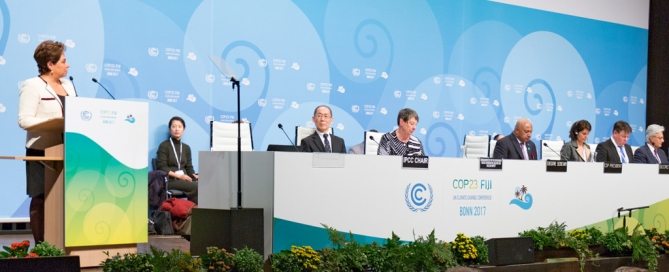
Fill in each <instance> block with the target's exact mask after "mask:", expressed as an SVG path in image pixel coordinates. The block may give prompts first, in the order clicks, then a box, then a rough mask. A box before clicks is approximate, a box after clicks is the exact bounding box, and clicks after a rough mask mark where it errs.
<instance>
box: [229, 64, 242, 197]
mask: <svg viewBox="0 0 669 272" xmlns="http://www.w3.org/2000/svg"><path fill="white" fill-rule="evenodd" d="M230 82H232V90H233V91H234V90H235V86H236V87H237V208H238V209H241V208H242V118H241V109H240V105H241V91H240V88H239V80H237V79H236V78H235V77H230Z"/></svg>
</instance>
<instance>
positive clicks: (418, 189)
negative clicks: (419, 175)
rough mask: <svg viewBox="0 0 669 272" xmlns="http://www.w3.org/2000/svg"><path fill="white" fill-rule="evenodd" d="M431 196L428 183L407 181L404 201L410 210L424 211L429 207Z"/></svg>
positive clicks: (430, 187)
mask: <svg viewBox="0 0 669 272" xmlns="http://www.w3.org/2000/svg"><path fill="white" fill-rule="evenodd" d="M433 196H434V194H433V192H432V186H431V185H430V184H427V186H426V185H425V184H423V183H420V182H417V183H415V184H411V183H409V185H407V188H406V190H405V191H404V201H405V202H406V204H407V207H408V208H409V209H410V210H411V211H412V212H424V211H427V210H428V209H430V206H432V200H433V199H434V198H433Z"/></svg>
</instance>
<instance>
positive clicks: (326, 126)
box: [300, 105, 346, 153]
mask: <svg viewBox="0 0 669 272" xmlns="http://www.w3.org/2000/svg"><path fill="white" fill-rule="evenodd" d="M312 120H313V121H314V124H315V125H316V132H314V134H311V135H309V136H308V137H306V138H304V139H302V141H301V142H300V148H301V150H302V152H326V153H346V145H345V144H344V139H342V138H339V137H337V136H334V135H333V134H331V133H330V126H331V125H332V109H330V107H328V106H326V105H320V106H318V107H316V108H315V109H314V116H313V117H312Z"/></svg>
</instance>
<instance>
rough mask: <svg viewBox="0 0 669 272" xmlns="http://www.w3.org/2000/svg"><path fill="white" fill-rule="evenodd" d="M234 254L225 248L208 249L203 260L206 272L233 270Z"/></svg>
mask: <svg viewBox="0 0 669 272" xmlns="http://www.w3.org/2000/svg"><path fill="white" fill-rule="evenodd" d="M232 257H233V256H232V253H230V252H228V251H226V250H225V249H224V248H217V247H207V253H205V254H204V255H203V256H201V258H202V266H203V267H204V268H205V270H206V271H217V272H226V271H230V270H231V269H232V263H233V261H232Z"/></svg>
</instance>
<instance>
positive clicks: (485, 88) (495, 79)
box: [472, 66, 511, 131]
mask: <svg viewBox="0 0 669 272" xmlns="http://www.w3.org/2000/svg"><path fill="white" fill-rule="evenodd" d="M501 81H502V79H501V77H500V75H499V73H498V72H497V71H496V70H495V69H493V68H490V67H487V66H486V67H482V68H480V69H478V70H477V71H476V73H474V77H473V78H472V82H473V83H474V85H476V87H478V89H479V90H481V92H482V93H483V96H484V97H487V98H489V99H490V100H491V101H492V105H493V106H492V108H493V109H494V111H495V115H496V116H497V120H498V121H499V122H498V123H499V124H500V126H502V131H509V130H511V128H510V126H509V125H508V124H507V123H505V122H504V106H503V105H502V103H501V102H500V101H501V98H500V95H499V90H500V82H501ZM495 101H496V103H495Z"/></svg>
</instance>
